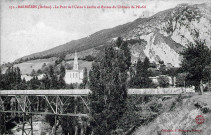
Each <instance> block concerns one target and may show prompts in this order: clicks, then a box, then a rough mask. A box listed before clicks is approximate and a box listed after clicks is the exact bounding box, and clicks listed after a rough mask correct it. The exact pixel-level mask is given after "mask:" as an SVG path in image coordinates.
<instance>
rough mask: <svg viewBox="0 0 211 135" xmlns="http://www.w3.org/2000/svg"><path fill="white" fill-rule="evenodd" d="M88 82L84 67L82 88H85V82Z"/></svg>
mask: <svg viewBox="0 0 211 135" xmlns="http://www.w3.org/2000/svg"><path fill="white" fill-rule="evenodd" d="M87 82H88V76H87V68H86V67H85V68H84V78H83V88H84V89H85V87H86V84H87Z"/></svg>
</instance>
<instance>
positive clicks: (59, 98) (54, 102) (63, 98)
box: [0, 88, 185, 135]
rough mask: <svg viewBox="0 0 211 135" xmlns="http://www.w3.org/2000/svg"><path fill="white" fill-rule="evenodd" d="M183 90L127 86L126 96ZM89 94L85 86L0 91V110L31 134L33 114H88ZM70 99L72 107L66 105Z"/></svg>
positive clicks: (56, 119) (181, 89) (24, 131)
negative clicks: (78, 87) (17, 118)
mask: <svg viewBox="0 0 211 135" xmlns="http://www.w3.org/2000/svg"><path fill="white" fill-rule="evenodd" d="M184 92H185V89H184V88H159V89H156V88H155V89H128V95H141V96H150V95H151V96H152V95H154V96H173V95H179V94H182V93H184ZM89 93H91V91H90V90H89V89H70V90H68V89H58V90H0V113H7V114H11V115H13V116H15V115H19V116H20V117H22V118H23V126H22V135H24V134H27V135H29V134H31V135H33V122H32V116H33V115H52V116H54V117H55V123H57V121H58V118H59V117H60V116H71V117H78V118H81V117H88V115H87V114H88V113H89V111H90V110H89V106H88V95H89ZM70 102H71V103H72V104H74V107H73V108H70V107H69V103H70ZM44 108H47V110H46V109H44ZM6 121H8V120H6ZM6 121H5V122H6ZM26 123H29V124H30V127H31V128H30V130H26V129H25V126H24V125H25V124H26ZM56 126H57V125H56V124H55V127H56ZM55 130H56V128H55ZM54 132H56V131H54Z"/></svg>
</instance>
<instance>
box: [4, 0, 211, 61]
mask: <svg viewBox="0 0 211 135" xmlns="http://www.w3.org/2000/svg"><path fill="white" fill-rule="evenodd" d="M207 1H208V0H200V1H199V0H195V1H194V0H1V17H0V19H1V21H0V22H1V25H0V26H1V30H0V32H1V34H0V35H1V44H0V56H1V57H0V63H4V62H13V61H14V60H16V59H18V58H20V57H23V56H26V55H29V54H32V53H37V52H41V51H44V50H47V49H51V48H53V47H56V46H58V45H62V44H65V43H67V42H69V41H71V40H76V39H80V38H83V37H86V36H89V35H90V34H93V33H94V32H97V31H99V30H102V29H107V28H112V27H115V26H118V25H121V24H125V23H127V22H132V21H134V20H135V19H137V18H139V17H149V16H151V15H153V14H155V13H157V12H159V11H162V10H166V9H169V8H173V7H175V6H177V5H178V4H181V3H190V4H196V3H204V2H207ZM18 5H37V6H39V5H47V6H49V5H51V6H52V7H54V6H55V5H57V6H60V5H61V6H72V5H77V6H88V5H89V6H101V5H104V6H113V5H115V6H117V5H122V6H136V5H140V6H142V5H146V8H134V9H117V8H116V9H101V8H100V9H76V8H58V9H55V8H51V9H49V8H42V9H37V8H14V9H11V8H10V6H14V7H17V6H18Z"/></svg>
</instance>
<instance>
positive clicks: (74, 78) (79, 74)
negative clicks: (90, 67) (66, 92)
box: [64, 52, 84, 84]
mask: <svg viewBox="0 0 211 135" xmlns="http://www.w3.org/2000/svg"><path fill="white" fill-rule="evenodd" d="M83 78H84V72H83V69H79V65H78V57H77V53H76V52H75V58H74V63H73V69H72V70H66V74H65V77H64V80H65V82H66V83H67V84H71V83H82V82H83Z"/></svg>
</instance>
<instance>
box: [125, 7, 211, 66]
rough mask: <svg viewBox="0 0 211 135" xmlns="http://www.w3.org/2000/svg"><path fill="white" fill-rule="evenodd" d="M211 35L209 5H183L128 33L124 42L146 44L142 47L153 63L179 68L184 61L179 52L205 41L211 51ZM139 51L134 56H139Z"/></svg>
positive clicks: (160, 14) (164, 12)
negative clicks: (199, 41)
mask: <svg viewBox="0 0 211 135" xmlns="http://www.w3.org/2000/svg"><path fill="white" fill-rule="evenodd" d="M210 35H211V12H210V9H209V8H208V6H207V4H202V5H187V4H183V5H178V6H177V7H175V8H174V9H170V10H167V11H163V12H160V13H158V14H156V15H154V16H152V17H150V18H149V20H148V21H147V22H145V23H141V24H140V25H138V26H137V27H136V28H134V29H132V30H130V31H129V32H128V33H126V34H125V35H124V38H126V39H127V40H131V39H133V40H144V41H146V43H147V44H146V45H142V44H140V45H142V46H144V48H143V51H144V54H145V55H146V56H147V57H149V58H150V60H151V61H155V62H157V61H159V60H163V61H164V63H165V64H167V63H171V64H172V65H173V66H176V67H178V66H179V64H180V61H181V58H180V55H179V52H180V51H182V49H183V48H184V47H187V45H188V44H189V43H194V40H196V39H200V40H205V42H206V44H207V45H208V46H209V47H210V45H211V36H210ZM133 49H134V48H133ZM134 50H137V49H134ZM138 51H139V50H137V51H135V52H132V54H133V55H137V54H138Z"/></svg>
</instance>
